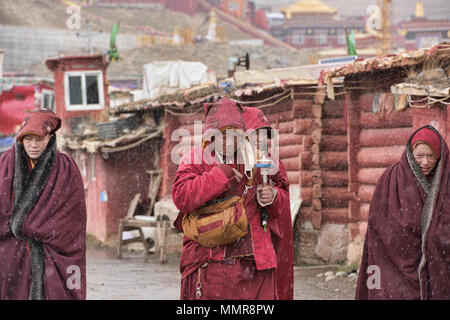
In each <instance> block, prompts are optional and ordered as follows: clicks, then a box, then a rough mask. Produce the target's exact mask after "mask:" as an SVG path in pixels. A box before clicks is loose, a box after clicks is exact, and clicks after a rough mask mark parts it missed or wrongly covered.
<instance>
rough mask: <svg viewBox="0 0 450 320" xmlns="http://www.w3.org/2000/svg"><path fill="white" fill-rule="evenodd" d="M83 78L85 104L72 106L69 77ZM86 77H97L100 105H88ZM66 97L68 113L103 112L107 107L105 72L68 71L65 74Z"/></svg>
mask: <svg viewBox="0 0 450 320" xmlns="http://www.w3.org/2000/svg"><path fill="white" fill-rule="evenodd" d="M77 76H80V77H81V92H82V94H83V96H82V100H83V104H70V93H69V77H77ZM86 76H97V81H98V97H99V103H98V104H87V92H86ZM64 95H65V101H66V110H67V111H80V110H101V109H103V108H104V107H105V101H104V100H105V99H104V98H105V97H104V93H103V72H102V71H101V70H92V71H91V70H89V71H68V72H66V73H65V74H64Z"/></svg>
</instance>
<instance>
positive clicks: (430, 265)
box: [356, 126, 450, 300]
mask: <svg viewBox="0 0 450 320" xmlns="http://www.w3.org/2000/svg"><path fill="white" fill-rule="evenodd" d="M449 196H450V161H449V150H448V146H447V144H446V143H445V140H444V139H443V137H442V136H441V135H440V134H439V132H438V131H437V130H436V129H435V128H433V127H432V126H425V127H422V128H420V129H418V130H417V131H416V132H414V133H413V134H412V136H411V137H410V139H409V140H408V142H407V145H406V150H405V151H404V153H403V155H402V157H401V159H400V161H399V162H398V163H395V164H393V165H392V166H391V167H389V168H388V169H386V171H385V172H384V173H383V174H382V175H381V177H380V179H379V180H378V183H377V186H376V188H375V192H374V194H373V197H372V201H371V204H370V210H369V220H368V227H367V233H366V239H365V243H364V248H363V256H362V262H361V266H360V270H359V276H358V283H357V288H356V299H361V300H367V299H369V300H374V299H394V300H403V299H405V300H406V299H407V300H412V299H422V300H429V299H439V300H442V299H447V300H448V299H450V255H449V253H450V206H449V205H448V204H449Z"/></svg>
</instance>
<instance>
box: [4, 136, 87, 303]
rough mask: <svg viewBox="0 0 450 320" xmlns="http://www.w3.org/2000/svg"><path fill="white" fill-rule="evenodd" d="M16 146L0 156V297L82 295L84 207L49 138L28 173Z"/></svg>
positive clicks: (69, 166) (71, 171)
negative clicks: (42, 151) (45, 146)
mask: <svg viewBox="0 0 450 320" xmlns="http://www.w3.org/2000/svg"><path fill="white" fill-rule="evenodd" d="M26 160H27V156H26V153H25V150H24V148H23V146H22V145H21V144H18V143H16V145H15V146H14V147H13V148H12V149H10V150H8V151H6V152H5V153H4V154H2V155H1V157H0V252H1V254H0V255H1V259H0V299H1V300H4V299H85V298H86V206H85V195H84V188H83V183H82V179H81V175H80V173H79V170H78V167H77V166H76V164H75V162H74V161H73V160H72V159H71V158H70V157H69V156H67V155H65V154H62V153H59V152H58V151H56V138H55V137H53V138H52V139H51V140H50V142H49V145H48V146H47V149H46V150H45V151H44V153H43V154H42V156H41V157H40V158H39V161H38V162H37V163H36V165H35V167H34V168H33V170H31V172H29V171H28V167H27V163H26Z"/></svg>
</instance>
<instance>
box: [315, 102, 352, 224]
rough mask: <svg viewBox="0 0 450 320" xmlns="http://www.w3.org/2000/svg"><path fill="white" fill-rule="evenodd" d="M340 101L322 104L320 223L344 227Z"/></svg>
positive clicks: (342, 114)
mask: <svg viewBox="0 0 450 320" xmlns="http://www.w3.org/2000/svg"><path fill="white" fill-rule="evenodd" d="M345 114H346V113H345V101H344V99H343V98H338V99H336V100H326V101H325V102H324V104H323V106H322V128H323V130H322V141H321V144H320V160H321V161H320V165H321V171H322V217H323V223H347V222H348V204H349V201H350V200H351V199H352V197H353V195H352V194H351V193H349V192H348V190H347V188H348V160H347V128H346V125H345V123H346V119H345Z"/></svg>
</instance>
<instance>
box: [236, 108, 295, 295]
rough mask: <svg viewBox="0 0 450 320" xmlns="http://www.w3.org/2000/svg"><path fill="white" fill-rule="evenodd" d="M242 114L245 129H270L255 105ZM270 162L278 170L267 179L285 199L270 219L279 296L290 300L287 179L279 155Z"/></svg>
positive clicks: (291, 261) (290, 233)
mask: <svg viewBox="0 0 450 320" xmlns="http://www.w3.org/2000/svg"><path fill="white" fill-rule="evenodd" d="M242 118H243V119H244V122H245V128H246V129H247V130H257V129H263V128H268V129H270V130H272V128H271V126H270V122H269V120H268V119H267V118H266V116H265V115H264V113H263V112H262V111H261V110H260V109H258V108H254V107H246V108H243V109H242ZM272 138H274V137H272ZM273 162H274V163H276V167H277V168H278V170H277V171H276V173H274V174H273V175H271V176H270V180H271V181H272V182H273V183H274V184H276V185H277V186H278V187H280V188H281V190H283V191H284V193H285V199H286V203H285V204H284V205H282V206H280V207H279V209H280V210H283V212H281V213H280V216H279V218H278V219H272V220H271V221H269V228H270V230H271V232H272V242H273V244H274V249H275V252H276V254H277V270H276V280H277V287H278V297H279V299H280V300H292V299H293V298H294V239H293V231H292V218H291V208H290V199H289V180H288V176H287V172H286V168H285V167H284V165H283V163H282V162H281V161H280V160H279V159H273Z"/></svg>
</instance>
